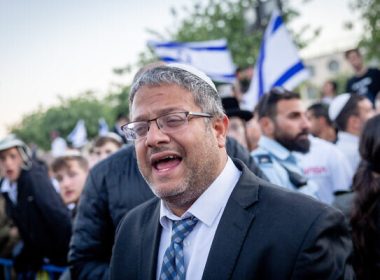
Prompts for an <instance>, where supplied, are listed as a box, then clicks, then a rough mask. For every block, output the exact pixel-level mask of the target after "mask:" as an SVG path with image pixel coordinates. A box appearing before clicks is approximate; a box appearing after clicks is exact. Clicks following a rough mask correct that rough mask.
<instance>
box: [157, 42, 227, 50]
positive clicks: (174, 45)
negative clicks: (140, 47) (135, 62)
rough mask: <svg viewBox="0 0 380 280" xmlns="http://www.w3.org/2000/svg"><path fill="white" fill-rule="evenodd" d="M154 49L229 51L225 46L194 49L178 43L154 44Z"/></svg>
mask: <svg viewBox="0 0 380 280" xmlns="http://www.w3.org/2000/svg"><path fill="white" fill-rule="evenodd" d="M152 47H154V48H167V49H178V48H186V49H190V50H193V51H226V50H227V49H228V48H227V45H223V46H207V47H206V46H205V47H201V46H197V47H194V46H190V45H188V44H181V43H178V42H170V43H162V44H154V45H152Z"/></svg>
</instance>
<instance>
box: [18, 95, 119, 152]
mask: <svg viewBox="0 0 380 280" xmlns="http://www.w3.org/2000/svg"><path fill="white" fill-rule="evenodd" d="M59 103H60V104H59V105H57V106H53V107H50V108H49V109H47V110H43V109H42V108H40V109H38V110H37V111H36V112H32V113H30V114H27V115H26V116H24V117H23V119H22V121H21V122H20V123H19V124H17V125H15V126H14V127H13V128H12V133H15V134H16V135H18V136H19V137H21V138H22V139H23V140H24V141H26V142H27V143H35V144H37V145H38V146H39V147H40V148H42V149H44V150H49V149H50V132H51V131H53V130H57V131H58V132H60V134H61V136H62V137H66V136H67V135H68V134H69V133H70V132H71V131H72V130H73V128H74V127H75V124H76V123H77V121H78V120H79V119H83V120H84V121H85V123H86V129H87V135H88V137H89V138H90V139H91V138H93V137H95V136H96V135H97V134H98V120H99V118H102V117H103V118H105V120H106V121H107V123H108V124H111V123H113V121H114V119H115V116H114V110H113V108H112V106H110V105H109V104H108V103H107V102H103V101H102V100H99V99H97V98H96V97H95V95H94V93H93V92H86V93H83V94H81V95H79V96H78V97H73V98H67V99H64V98H60V102H59Z"/></svg>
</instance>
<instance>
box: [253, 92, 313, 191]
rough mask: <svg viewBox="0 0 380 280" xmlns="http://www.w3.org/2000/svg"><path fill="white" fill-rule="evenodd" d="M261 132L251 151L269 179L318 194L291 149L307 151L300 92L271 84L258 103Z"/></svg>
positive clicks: (282, 184) (308, 141)
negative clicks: (256, 145) (270, 87)
mask: <svg viewBox="0 0 380 280" xmlns="http://www.w3.org/2000/svg"><path fill="white" fill-rule="evenodd" d="M257 106H258V107H257V112H258V117H259V124H260V127H261V131H262V135H261V137H260V140H259V143H258V148H257V149H255V150H254V151H252V153H251V155H252V156H253V157H254V159H255V161H256V163H257V164H258V165H259V167H260V168H261V170H262V171H263V172H264V174H265V175H266V176H267V177H268V179H269V181H270V182H272V183H274V184H276V185H279V186H281V187H285V188H288V189H291V190H295V191H299V192H302V193H305V194H308V195H311V196H313V197H316V198H318V195H317V193H318V186H317V184H316V183H315V182H313V181H312V180H310V179H309V180H308V179H307V178H306V177H305V176H304V174H303V171H302V168H301V167H300V165H299V163H298V162H297V159H296V157H295V155H294V154H293V152H300V153H307V152H308V151H309V149H310V140H309V138H308V135H309V130H310V122H309V121H308V119H307V117H306V110H305V108H304V107H303V104H302V101H301V98H300V95H299V94H298V93H295V92H291V91H287V90H285V89H283V88H280V87H276V88H273V89H272V90H271V91H270V92H269V93H267V94H265V95H264V96H263V97H262V98H261V100H260V102H259V104H258V105H257Z"/></svg>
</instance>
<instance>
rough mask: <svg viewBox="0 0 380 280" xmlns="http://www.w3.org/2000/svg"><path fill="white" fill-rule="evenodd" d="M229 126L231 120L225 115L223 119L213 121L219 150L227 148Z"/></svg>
mask: <svg viewBox="0 0 380 280" xmlns="http://www.w3.org/2000/svg"><path fill="white" fill-rule="evenodd" d="M228 125H229V120H228V117H227V116H226V115H224V116H223V117H222V118H215V119H214V120H213V131H214V133H215V137H216V140H217V142H218V146H219V148H223V147H225V146H226V137H227V131H228Z"/></svg>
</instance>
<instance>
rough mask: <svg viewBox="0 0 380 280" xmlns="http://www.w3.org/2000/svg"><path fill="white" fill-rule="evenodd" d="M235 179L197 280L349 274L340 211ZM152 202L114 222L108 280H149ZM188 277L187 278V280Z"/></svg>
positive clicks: (155, 242)
mask: <svg viewBox="0 0 380 280" xmlns="http://www.w3.org/2000/svg"><path fill="white" fill-rule="evenodd" d="M235 164H236V166H237V167H238V168H239V169H240V170H242V172H243V173H242V176H241V178H240V180H239V182H238V184H237V185H236V187H235V189H234V191H233V192H232V194H231V197H230V198H229V200H228V202H227V205H226V208H225V210H224V213H223V215H222V218H221V220H220V223H219V225H218V228H217V230H216V233H215V237H214V240H213V243H212V246H211V249H210V252H209V256H208V259H207V262H206V267H205V270H204V273H203V278H202V279H218V280H222V279H266V280H269V279H273V280H279V279H308V280H309V279H353V278H354V276H353V272H352V266H351V242H350V237H349V233H348V230H347V225H346V223H345V221H344V217H343V215H342V214H341V213H340V212H338V211H336V210H334V209H333V208H331V207H329V206H327V205H324V204H321V203H319V202H317V201H315V200H314V199H312V198H309V197H307V196H304V195H302V194H298V193H295V192H291V191H287V190H285V189H283V188H281V189H280V188H277V187H276V186H274V185H272V184H270V183H267V182H265V181H263V180H261V179H259V178H257V177H256V176H255V175H254V174H253V173H251V172H250V171H249V170H248V169H247V167H245V166H244V164H243V163H241V162H240V161H235ZM159 209H160V206H159V200H158V199H157V198H155V199H152V200H150V201H148V202H146V203H144V204H143V205H140V206H139V207H137V208H135V209H134V210H132V211H131V212H130V213H129V214H127V215H126V216H125V217H124V218H123V220H122V222H121V223H120V225H119V228H118V230H117V234H116V240H115V245H114V248H113V254H112V259H111V268H110V275H111V279H113V280H115V279H155V278H156V269H157V254H158V248H159V243H160V235H161V226H160V223H159ZM191 280H193V279H191Z"/></svg>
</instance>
